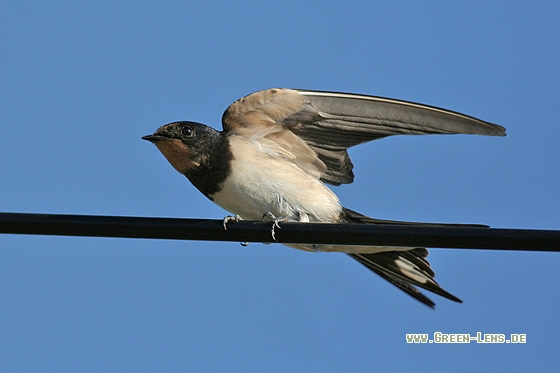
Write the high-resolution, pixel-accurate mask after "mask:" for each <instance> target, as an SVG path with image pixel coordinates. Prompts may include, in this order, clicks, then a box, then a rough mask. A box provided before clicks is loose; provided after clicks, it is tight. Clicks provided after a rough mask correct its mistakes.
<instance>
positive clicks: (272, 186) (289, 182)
mask: <svg viewBox="0 0 560 373" xmlns="http://www.w3.org/2000/svg"><path fill="white" fill-rule="evenodd" d="M234 156H235V159H234V160H233V161H232V172H231V175H230V176H229V177H228V178H227V179H226V180H225V181H224V183H223V187H222V189H221V190H220V191H219V192H217V193H215V194H213V195H211V196H210V197H211V199H212V201H213V202H214V203H216V204H217V205H218V206H220V207H222V208H224V209H225V210H227V211H229V212H231V213H233V214H236V215H239V216H241V217H242V218H243V219H246V220H261V219H262V218H263V215H264V214H266V213H269V212H270V213H272V214H274V216H276V217H277V218H286V219H290V220H297V221H300V220H301V221H311V222H332V223H334V222H337V221H338V219H339V216H340V213H341V212H342V207H341V205H340V202H339V200H338V197H337V196H336V195H335V194H334V193H333V192H332V191H331V190H330V189H329V188H328V187H327V186H325V185H324V184H323V183H322V182H321V181H319V180H316V179H314V178H312V177H311V176H309V175H308V174H306V173H305V172H304V171H302V170H301V169H300V168H299V167H297V166H296V165H294V164H293V163H290V162H288V161H286V160H282V159H278V158H274V157H269V156H267V155H266V154H262V153H260V152H254V153H253V154H234Z"/></svg>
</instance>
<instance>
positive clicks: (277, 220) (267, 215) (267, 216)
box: [262, 211, 290, 241]
mask: <svg viewBox="0 0 560 373" xmlns="http://www.w3.org/2000/svg"><path fill="white" fill-rule="evenodd" d="M262 220H263V221H272V228H271V229H270V234H271V235H272V239H273V240H274V241H276V232H275V230H276V228H278V229H282V228H281V227H280V225H279V223H281V222H284V221H290V219H288V218H277V217H276V216H275V215H274V214H273V213H272V212H270V211H267V212H265V213H264V214H263V216H262Z"/></svg>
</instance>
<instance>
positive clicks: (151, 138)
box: [142, 135, 163, 142]
mask: <svg viewBox="0 0 560 373" xmlns="http://www.w3.org/2000/svg"><path fill="white" fill-rule="evenodd" d="M142 140H146V141H149V142H156V141H159V140H163V137H162V136H156V135H146V136H142Z"/></svg>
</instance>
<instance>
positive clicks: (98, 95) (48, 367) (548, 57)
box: [0, 0, 560, 372]
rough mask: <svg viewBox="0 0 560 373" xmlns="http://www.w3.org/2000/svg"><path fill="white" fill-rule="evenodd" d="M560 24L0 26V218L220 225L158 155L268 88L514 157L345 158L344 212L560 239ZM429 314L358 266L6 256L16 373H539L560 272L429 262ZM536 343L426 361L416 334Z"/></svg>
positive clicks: (34, 250)
mask: <svg viewBox="0 0 560 373" xmlns="http://www.w3.org/2000/svg"><path fill="white" fill-rule="evenodd" d="M559 19H560V5H559V3H558V2H557V1H533V2H520V1H519V2H511V1H491V2H488V1H460V2H448V1H426V2H420V3H413V2H401V1H385V2H373V1H372V2H365V1H363V2H355V1H340V2H337V1H310V2H301V1H276V2H272V3H265V2H218V1H205V2H170V1H158V2H143V1H134V2H132V1H130V2H118V4H117V3H116V2H113V1H96V2H75V1H57V2H42V1H32V2H29V1H10V0H8V1H3V2H1V3H0V126H1V138H2V141H1V145H0V172H1V173H0V175H1V176H0V178H1V182H0V211H4V212H34V213H67V214H99V215H130V216H161V217H192V218H216V219H221V218H223V217H224V216H225V215H226V212H225V211H223V210H221V209H220V208H218V207H216V206H214V205H213V204H212V203H211V202H209V201H208V200H206V199H205V197H204V196H203V195H201V194H200V193H199V192H198V191H197V190H196V189H195V188H194V187H192V186H191V185H190V183H189V182H188V180H187V179H185V178H184V177H183V176H181V175H179V174H178V173H177V172H175V170H173V168H172V167H171V166H170V165H169V164H168V163H167V161H166V160H165V159H164V158H163V156H162V155H161V154H160V153H159V152H158V151H157V149H156V148H155V147H154V146H153V145H152V144H149V143H148V142H145V141H142V140H141V139H140V137H141V136H143V135H146V134H149V133H152V132H153V131H154V130H155V129H156V128H157V127H159V126H160V125H162V124H165V123H168V122H171V121H175V120H195V121H199V122H203V123H207V124H209V125H211V126H213V127H215V128H221V123H220V118H221V115H222V112H223V111H224V109H225V108H226V107H227V106H228V105H229V104H230V103H231V102H233V101H234V100H236V99H237V98H239V97H241V96H244V95H246V94H248V93H251V92H253V91H257V90H260V89H265V88H270V87H294V88H306V89H316V90H332V91H342V92H354V93H364V94H372V95H379V96H387V97H393V98H400V99H405V100H410V101H416V102H421V103H426V104H430V105H435V106H440V107H444V108H448V109H452V110H456V111H460V112H463V113H466V114H469V115H472V116H475V117H479V118H481V119H484V120H487V121H490V122H494V123H498V124H501V125H503V126H505V127H507V132H508V137H507V138H492V137H481V136H466V135H463V136H417V137H392V138H388V139H384V140H380V141H375V142H372V143H369V144H366V145H362V146H360V147H357V148H354V149H352V150H351V156H352V158H353V160H354V163H355V166H356V168H355V172H356V181H355V182H354V184H351V185H347V186H342V187H337V188H335V190H336V192H337V194H338V195H339V196H340V198H341V200H342V202H343V203H344V205H345V206H347V207H349V208H352V209H354V210H357V211H360V212H362V213H364V214H367V215H370V216H373V217H378V218H387V219H400V220H413V221H428V222H458V223H482V224H489V225H491V226H493V227H505V228H536V229H537V228H538V229H560V193H559V190H560V169H559V159H560V145H559V144H560V101H559V99H560V22H559V21H558V20H559ZM430 261H431V263H432V266H433V267H434V268H435V271H436V272H437V277H436V279H437V280H438V281H439V282H440V284H441V285H442V286H443V287H444V288H445V289H447V290H449V291H450V292H451V293H453V294H456V295H457V296H459V297H460V298H462V299H463V300H464V304H456V303H453V302H450V301H448V300H446V299H443V298H440V297H437V296H435V295H434V296H433V299H434V300H435V301H436V303H437V307H436V310H435V311H432V310H430V309H429V308H427V307H425V306H423V305H422V304H420V303H419V302H416V301H414V300H413V299H411V298H410V297H408V296H406V295H405V294H404V293H402V292H401V291H399V290H397V289H396V288H394V287H393V286H391V285H389V284H388V283H386V282H385V281H384V280H382V279H380V278H379V277H377V276H376V275H375V274H373V273H371V272H369V271H368V270H367V269H366V268H365V267H363V266H361V265H359V264H358V263H356V262H354V261H353V260H351V259H350V258H348V257H346V256H344V255H342V254H313V253H305V252H299V251H297V250H294V249H290V248H286V247H284V246H281V245H266V246H265V245H261V244H250V245H249V246H247V247H242V246H240V245H239V244H238V243H214V242H189V241H164V240H139V239H104V238H80V237H47V236H19V235H0V371H2V372H31V371H33V372H55V371H56V372H71V371H74V372H101V371H105V372H108V371H119V372H152V371H169V372H171V371H176V372H179V371H181V372H184V371H199V372H202V371H224V372H225V371H227V372H244V371H267V372H285V371H306V372H335V371H371V370H377V369H379V370H385V371H387V370H401V371H402V370H405V369H407V370H409V371H415V372H416V371H432V372H433V371H450V370H453V371H469V372H472V371H485V370H502V371H521V370H523V371H527V370H529V369H531V370H533V368H534V367H535V366H538V367H540V368H541V369H540V370H542V371H552V370H556V369H557V367H558V365H559V364H560V357H559V355H558V351H559V350H560V342H559V339H558V337H559V335H560V314H559V310H560V307H559V306H560V283H559V281H558V277H559V275H560V253H528V252H508V251H482V250H457V249H433V250H431V256H430ZM438 331H439V332H444V333H470V334H471V335H475V334H476V333H477V332H481V333H504V334H506V335H507V336H509V334H510V333H525V334H527V343H526V344H524V345H512V344H507V345H506V344H503V345H482V344H475V343H472V344H468V345H435V344H426V345H409V344H406V342H405V334H406V333H428V334H430V336H431V335H432V334H433V333H434V332H438Z"/></svg>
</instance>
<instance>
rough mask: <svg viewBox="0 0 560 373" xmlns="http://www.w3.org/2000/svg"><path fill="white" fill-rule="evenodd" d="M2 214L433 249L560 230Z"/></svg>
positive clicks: (145, 229) (47, 228) (14, 221)
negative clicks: (273, 224)
mask: <svg viewBox="0 0 560 373" xmlns="http://www.w3.org/2000/svg"><path fill="white" fill-rule="evenodd" d="M271 228H272V223H271V222H264V223H263V222H254V221H240V222H229V223H228V224H227V230H225V229H224V226H223V221H222V220H204V219H177V218H149V217H126V216H96V215H59V214H24V213H0V233H6V234H28V235H55V236H88V237H121V238H152V239H175V240H200V241H233V242H265V243H269V242H279V243H307V244H339V245H340V244H345V245H371V246H407V247H431V248H462V249H493V250H522V251H560V231H557V230H532V229H531V230H529V229H497V228H479V227H442V226H416V225H394V224H390V225H385V224H316V223H287V222H286V223H280V228H276V229H275V238H276V241H275V240H274V239H273V238H272V234H271Z"/></svg>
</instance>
